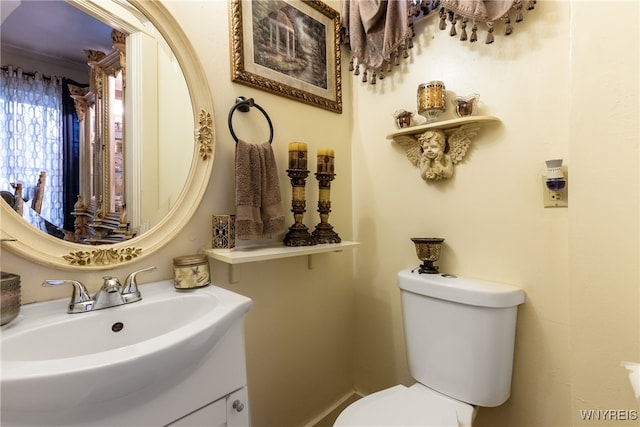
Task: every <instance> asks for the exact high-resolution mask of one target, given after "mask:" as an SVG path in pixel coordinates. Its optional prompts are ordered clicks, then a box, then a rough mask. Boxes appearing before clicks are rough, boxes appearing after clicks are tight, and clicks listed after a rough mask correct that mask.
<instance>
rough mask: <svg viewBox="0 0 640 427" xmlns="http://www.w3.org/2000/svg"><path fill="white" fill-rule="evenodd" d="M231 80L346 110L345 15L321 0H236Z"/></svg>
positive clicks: (233, 8) (233, 14)
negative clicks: (343, 68)
mask: <svg viewBox="0 0 640 427" xmlns="http://www.w3.org/2000/svg"><path fill="white" fill-rule="evenodd" d="M230 16H231V80H232V81H234V82H237V83H241V84H244V85H247V86H251V87H255V88H258V89H262V90H265V91H267V92H271V93H274V94H276V95H281V96H285V97H287V98H290V99H294V100H296V101H300V102H304V103H307V104H310V105H314V106H316V107H321V108H324V109H327V110H330V111H333V112H336V113H342V72H341V65H340V14H339V13H338V12H337V11H335V10H334V9H332V8H331V7H329V6H328V5H326V4H325V3H323V2H322V1H319V0H273V1H249V0H232V1H231V2H230Z"/></svg>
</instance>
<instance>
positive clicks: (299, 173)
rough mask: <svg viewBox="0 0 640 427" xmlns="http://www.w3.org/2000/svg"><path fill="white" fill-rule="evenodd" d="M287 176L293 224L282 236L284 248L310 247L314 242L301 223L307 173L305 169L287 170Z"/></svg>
mask: <svg viewBox="0 0 640 427" xmlns="http://www.w3.org/2000/svg"><path fill="white" fill-rule="evenodd" d="M287 175H289V178H291V188H292V197H291V212H293V219H294V224H293V225H292V226H291V227H289V231H288V232H287V234H286V235H285V236H284V244H285V245H286V246H311V245H315V242H314V241H313V239H312V238H311V234H309V229H308V228H307V226H306V225H304V224H303V223H302V218H303V216H304V212H305V207H306V201H305V195H304V187H305V181H306V179H307V176H309V171H308V170H307V169H287Z"/></svg>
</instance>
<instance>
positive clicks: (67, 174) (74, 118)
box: [62, 78, 88, 230]
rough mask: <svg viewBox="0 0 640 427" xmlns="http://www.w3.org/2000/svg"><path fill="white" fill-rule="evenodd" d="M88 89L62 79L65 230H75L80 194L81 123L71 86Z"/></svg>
mask: <svg viewBox="0 0 640 427" xmlns="http://www.w3.org/2000/svg"><path fill="white" fill-rule="evenodd" d="M70 84H72V85H74V86H78V87H86V86H88V85H86V84H81V83H78V82H75V81H73V80H71V79H67V78H63V79H62V154H63V159H64V160H63V166H62V168H63V177H64V179H63V180H62V186H63V191H62V194H63V196H62V205H63V212H65V215H64V229H65V230H73V229H74V228H75V226H74V224H73V223H74V221H75V217H74V216H73V215H71V212H73V206H74V205H75V203H76V201H77V197H78V194H80V175H79V174H80V122H79V121H78V112H77V110H76V107H75V105H74V101H73V98H71V92H70V90H69V85H70Z"/></svg>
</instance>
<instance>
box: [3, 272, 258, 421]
mask: <svg viewBox="0 0 640 427" xmlns="http://www.w3.org/2000/svg"><path fill="white" fill-rule="evenodd" d="M140 291H141V293H142V298H143V299H142V301H139V302H135V303H132V304H127V305H124V306H118V307H113V308H109V309H104V310H99V311H95V312H89V313H81V314H67V313H66V309H67V306H68V303H69V300H68V298H65V299H62V300H56V301H48V302H42V303H35V304H29V305H25V306H23V307H22V310H21V312H20V314H19V315H18V317H17V318H16V319H15V320H14V321H13V322H12V323H10V324H8V325H5V326H3V327H2V333H1V354H2V365H1V371H0V374H1V375H0V385H1V393H2V413H3V421H4V417H5V414H14V413H18V414H19V413H34V412H47V411H57V412H60V410H61V408H65V409H69V408H85V409H86V408H89V407H90V406H91V405H92V404H102V405H104V403H105V402H109V401H110V400H114V399H117V398H120V399H121V398H122V397H125V396H131V394H132V393H134V392H137V391H139V390H141V389H144V388H148V387H155V385H157V384H159V383H162V382H163V381H164V382H165V383H166V382H167V381H169V379H168V378H169V377H171V378H172V379H171V381H174V380H175V381H178V382H179V381H180V380H179V378H181V377H185V376H187V375H188V374H189V372H188V371H189V370H193V369H195V368H194V367H196V366H198V364H202V363H203V362H202V360H203V359H204V358H206V357H207V354H208V353H210V352H211V351H212V349H214V348H215V347H216V343H217V342H218V341H219V340H220V339H221V338H222V337H223V336H224V335H225V333H226V332H227V330H228V329H229V328H230V327H231V326H232V325H233V324H235V323H237V322H238V321H239V320H240V319H241V318H242V317H243V316H244V315H245V313H246V312H247V311H248V310H249V306H250V305H251V300H250V299H249V298H246V297H244V296H241V295H238V294H235V293H233V292H230V291H227V290H225V289H222V288H219V287H216V286H208V287H206V288H200V289H196V290H191V291H177V290H176V289H175V288H174V287H173V282H172V281H168V280H167V281H161V282H156V283H150V284H146V285H142V286H141V287H140Z"/></svg>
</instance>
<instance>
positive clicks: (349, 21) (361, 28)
mask: <svg viewBox="0 0 640 427" xmlns="http://www.w3.org/2000/svg"><path fill="white" fill-rule="evenodd" d="M524 3H526V6H525V5H524ZM535 4H536V0H343V3H342V23H341V27H342V28H341V41H342V43H343V44H345V45H347V46H348V47H349V49H350V50H351V60H350V61H349V71H353V74H354V75H356V76H358V75H360V74H362V82H363V83H366V82H370V83H371V84H376V80H377V79H383V78H384V75H385V73H389V72H391V70H392V64H393V65H394V66H398V65H400V57H401V56H402V58H403V59H406V58H408V57H409V52H408V50H409V49H411V48H412V47H413V42H412V39H413V37H414V36H415V31H414V26H413V22H414V19H415V18H416V17H419V16H422V15H427V14H428V13H430V12H431V11H432V10H435V9H439V14H440V24H439V29H440V30H446V29H447V21H449V23H450V30H449V35H450V36H452V37H455V36H457V35H458V30H459V31H460V41H469V42H471V43H473V42H476V41H478V25H484V26H485V27H486V31H487V34H486V38H485V43H486V44H491V43H493V42H494V36H493V33H494V24H495V23H496V22H498V21H503V22H504V34H505V35H507V36H508V35H510V34H511V33H512V32H513V26H512V25H511V22H512V19H513V20H514V21H515V22H521V21H522V20H523V19H524V15H523V12H522V11H523V9H524V8H525V7H526V9H527V10H532V9H534V7H535ZM468 25H471V29H470V31H471V35H470V36H469V35H468V34H467V26H468Z"/></svg>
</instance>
